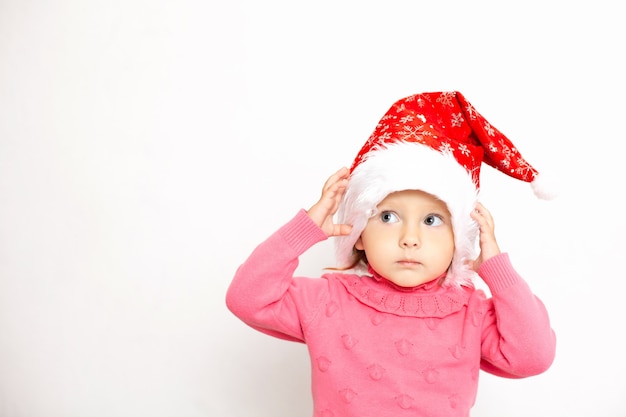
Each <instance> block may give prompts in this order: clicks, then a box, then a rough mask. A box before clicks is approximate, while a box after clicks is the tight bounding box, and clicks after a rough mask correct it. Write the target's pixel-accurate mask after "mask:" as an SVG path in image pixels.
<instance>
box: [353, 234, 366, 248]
mask: <svg viewBox="0 0 626 417" xmlns="http://www.w3.org/2000/svg"><path fill="white" fill-rule="evenodd" d="M354 247H355V248H356V249H357V250H365V249H364V248H363V239H361V236H359V238H358V239H357V240H356V242H355V243H354Z"/></svg>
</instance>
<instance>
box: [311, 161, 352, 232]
mask: <svg viewBox="0 0 626 417" xmlns="http://www.w3.org/2000/svg"><path fill="white" fill-rule="evenodd" d="M349 175H350V171H349V170H348V168H346V167H343V168H341V169H340V170H339V171H337V172H335V173H334V174H333V175H331V176H330V177H329V178H328V180H326V183H325V184H324V188H323V189H322V196H321V197H320V199H319V201H318V202H317V203H315V204H314V205H313V206H312V207H311V208H310V209H309V210H308V211H307V214H308V215H309V217H310V218H311V220H313V222H315V224H317V225H318V226H319V227H320V228H321V229H322V230H323V231H324V233H326V236H329V237H330V236H342V235H347V234H349V233H350V231H351V230H352V226H350V225H347V224H335V222H334V221H333V215H334V214H335V213H336V212H337V208H338V207H339V202H340V201H341V198H342V197H343V194H344V193H345V191H346V187H347V185H348V176H349Z"/></svg>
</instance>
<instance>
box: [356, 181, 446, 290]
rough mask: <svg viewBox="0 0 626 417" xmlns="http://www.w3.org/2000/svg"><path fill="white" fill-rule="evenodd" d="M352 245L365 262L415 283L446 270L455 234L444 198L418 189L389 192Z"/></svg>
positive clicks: (408, 284) (399, 281) (410, 284)
mask: <svg viewBox="0 0 626 417" xmlns="http://www.w3.org/2000/svg"><path fill="white" fill-rule="evenodd" d="M377 210H378V211H377V213H376V215H375V216H374V217H372V218H371V219H369V221H368V222H367V225H366V226H365V229H364V230H363V232H362V233H361V236H360V237H359V239H358V240H357V242H356V244H355V247H356V248H357V249H359V250H363V251H365V255H366V257H367V261H368V263H369V265H370V266H371V267H372V268H373V269H374V270H375V271H376V272H377V273H378V274H380V275H382V276H383V277H385V278H387V279H388V280H390V281H391V282H393V283H394V284H396V285H399V286H401V287H415V286H417V285H420V284H423V283H425V282H429V281H432V280H434V279H435V278H438V277H440V276H441V275H442V274H444V273H445V272H446V270H447V269H448V267H449V266H450V263H451V262H452V256H453V254H454V234H453V231H452V224H451V218H450V217H451V216H450V212H449V211H448V208H447V207H446V204H445V203H444V202H443V201H441V200H439V199H437V198H435V197H434V196H433V195H431V194H427V193H425V192H422V191H417V190H406V191H398V192H395V193H392V194H389V195H388V196H387V197H386V198H385V199H384V200H383V201H381V202H380V204H379V205H378V206H377Z"/></svg>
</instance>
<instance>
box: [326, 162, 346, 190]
mask: <svg viewBox="0 0 626 417" xmlns="http://www.w3.org/2000/svg"><path fill="white" fill-rule="evenodd" d="M348 174H349V170H348V168H346V167H341V168H340V169H339V170H338V171H337V172H335V173H334V174H333V175H331V176H330V177H329V178H328V179H327V180H326V182H325V183H324V187H323V188H322V190H323V191H326V190H328V189H329V188H330V187H332V186H333V184H335V183H337V182H339V181H342V180H344V179H347V178H348Z"/></svg>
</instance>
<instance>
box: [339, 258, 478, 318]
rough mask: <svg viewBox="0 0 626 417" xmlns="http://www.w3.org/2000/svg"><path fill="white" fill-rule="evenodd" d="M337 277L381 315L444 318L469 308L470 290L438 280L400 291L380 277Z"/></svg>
mask: <svg viewBox="0 0 626 417" xmlns="http://www.w3.org/2000/svg"><path fill="white" fill-rule="evenodd" d="M369 272H370V274H371V275H362V276H359V275H351V274H337V277H338V279H339V280H340V281H341V282H342V283H343V285H344V286H345V287H346V289H347V291H348V292H349V293H350V294H351V295H353V296H354V297H355V298H356V299H357V300H359V301H360V302H361V303H363V304H365V305H368V306H370V307H372V308H374V309H376V310H378V311H380V312H383V313H391V314H395V315H398V316H407V317H436V318H440V317H445V316H447V315H450V314H453V313H456V312H457V311H459V310H461V309H462V308H463V306H465V305H467V302H468V300H469V296H470V293H471V292H472V291H473V290H474V289H473V288H469V287H455V286H451V287H443V286H441V285H440V284H439V278H437V279H434V280H432V281H429V282H426V283H424V284H421V285H418V286H417V287H410V288H406V287H400V286H398V285H396V284H394V283H393V282H391V281H389V280H388V279H386V278H384V277H382V276H381V275H379V274H377V273H376V272H375V271H373V270H372V269H371V268H370V271H369Z"/></svg>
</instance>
